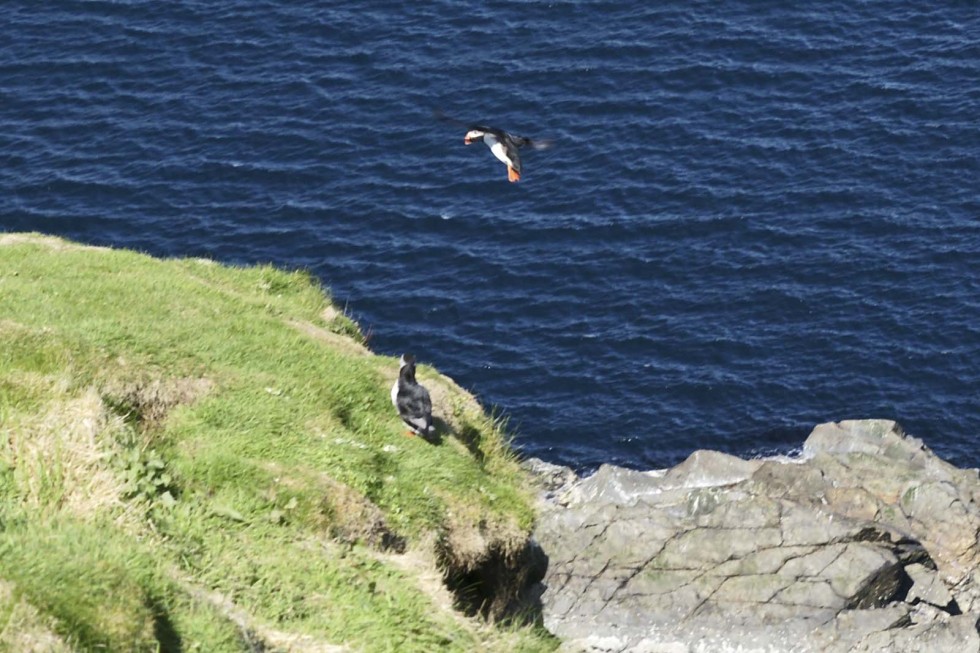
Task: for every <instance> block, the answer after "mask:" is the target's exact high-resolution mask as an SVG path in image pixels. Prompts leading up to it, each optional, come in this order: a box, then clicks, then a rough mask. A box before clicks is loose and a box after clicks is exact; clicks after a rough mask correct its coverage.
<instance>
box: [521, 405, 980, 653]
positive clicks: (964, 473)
mask: <svg viewBox="0 0 980 653" xmlns="http://www.w3.org/2000/svg"><path fill="white" fill-rule="evenodd" d="M528 467H529V468H530V469H532V471H533V472H534V473H535V476H536V478H537V479H538V480H539V483H540V485H541V488H542V493H541V516H540V520H539V523H538V526H537V528H536V531H535V538H536V540H537V542H538V543H539V544H540V546H541V549H542V550H543V551H544V554H545V555H546V556H547V570H546V571H545V573H544V578H543V580H542V582H541V583H540V584H539V585H538V586H537V588H536V590H537V598H538V600H539V601H540V606H541V612H542V616H543V620H544V624H545V626H546V627H547V628H548V629H549V630H550V631H551V632H552V633H554V634H555V635H556V636H558V637H559V638H561V640H562V641H563V646H562V649H563V650H566V651H595V652H599V651H602V652H609V653H612V652H617V653H618V652H621V651H642V652H645V653H696V652H709V651H710V652H715V653H717V652H722V651H740V652H744V653H748V652H760V653H761V652H780V653H782V652H793V653H797V652H798V653H808V652H811V651H812V652H816V651H820V652H829V653H837V652H840V653H844V652H853V651H868V652H871V651H929V652H930V653H942V652H945V651H948V652H950V653H954V652H955V653H965V652H969V653H975V652H980V634H978V621H980V542H978V538H980V508H978V501H980V480H978V471H977V470H976V469H959V468H956V467H954V466H952V465H950V464H948V463H946V462H945V461H943V460H941V459H940V458H938V457H936V456H935V455H934V454H933V453H932V452H931V451H929V449H928V448H926V447H925V446H924V445H923V443H922V442H921V441H920V440H918V439H916V438H913V437H910V436H908V435H906V434H905V433H904V432H903V431H902V429H901V427H899V426H898V425H897V424H895V423H894V422H890V421H884V420H863V421H845V422H840V423H828V424H822V425H819V426H817V427H816V428H815V429H814V430H813V432H812V433H811V434H810V436H809V437H808V439H807V440H806V443H805V445H804V447H803V453H802V454H801V455H800V456H798V457H795V458H785V457H784V458H778V459H765V460H742V459H740V458H736V457H733V456H729V455H726V454H722V453H718V452H712V451H698V452H695V453H693V454H692V455H691V456H690V457H689V458H688V459H687V460H686V461H684V462H683V463H681V464H679V465H677V466H676V467H674V468H671V469H669V470H662V471H652V472H638V471H632V470H628V469H622V468H617V467H613V466H603V467H602V468H600V469H599V470H598V471H597V472H596V473H595V474H593V475H591V476H589V477H587V478H582V479H579V478H577V477H576V476H575V475H574V473H572V472H571V470H568V469H566V468H560V467H555V466H552V465H548V464H547V463H543V462H541V461H529V463H528Z"/></svg>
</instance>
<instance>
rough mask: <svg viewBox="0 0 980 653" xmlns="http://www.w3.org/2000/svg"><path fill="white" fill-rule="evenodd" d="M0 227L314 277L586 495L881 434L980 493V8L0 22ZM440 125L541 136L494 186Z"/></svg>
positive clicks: (383, 9)
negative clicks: (871, 423)
mask: <svg viewBox="0 0 980 653" xmlns="http://www.w3.org/2000/svg"><path fill="white" fill-rule="evenodd" d="M3 13H4V20H3V21H2V22H0V126H2V129H0V229H2V230H38V231H43V232H48V233H54V234H59V235H64V236H67V237H70V238H74V239H78V240H82V241H85V242H90V243H97V244H104V245H112V246H116V247H127V248H137V249H140V250H144V251H147V252H149V253H152V254H155V255H161V256H210V257H214V258H216V259H219V260H221V261H225V262H230V263H255V262H268V261H271V262H274V263H276V264H278V265H281V266H285V267H291V268H295V267H306V268H309V269H311V270H312V271H314V272H315V273H316V274H317V275H319V276H320V277H321V278H322V279H323V281H324V283H325V284H327V285H329V286H330V287H331V288H332V290H333V293H334V296H335V297H336V298H337V299H338V300H340V301H341V302H342V303H346V304H347V306H348V309H349V310H350V311H351V312H352V313H353V314H354V316H355V317H356V318H358V319H359V320H360V322H361V324H362V326H363V327H364V328H365V329H366V330H369V331H370V333H371V337H372V340H371V345H372V347H373V348H374V349H375V350H377V351H379V352H381V353H387V354H398V353H401V352H402V351H404V350H412V351H414V352H415V353H416V354H417V356H418V357H419V358H420V360H422V361H423V362H427V363H430V364H433V365H435V366H437V367H438V368H439V369H441V370H442V371H444V372H446V373H447V374H449V375H451V376H453V377H454V378H456V379H457V380H458V381H459V382H460V383H462V384H463V385H464V386H466V387H468V388H470V389H472V390H473V391H475V392H476V393H477V394H478V395H479V396H480V398H481V399H482V400H483V402H484V403H485V404H488V405H496V406H499V407H500V408H501V409H502V410H503V411H504V413H505V414H507V415H508V416H509V417H510V423H511V426H512V427H513V428H514V429H515V430H516V431H517V434H518V435H517V444H518V445H519V446H520V447H521V448H522V449H524V450H525V451H526V452H528V453H529V454H534V455H538V456H541V457H544V458H546V459H548V460H552V461H555V462H562V463H568V464H572V465H574V466H576V467H578V468H590V467H593V466H595V465H597V464H598V463H600V462H604V461H611V462H617V463H621V464H626V465H629V466H632V467H660V466H664V465H668V464H673V463H676V462H678V461H679V460H681V459H682V458H684V457H685V456H686V455H687V454H688V453H690V452H691V451H692V450H694V449H697V448H715V449H721V450H724V451H730V452H733V453H737V454H740V455H755V454H762V453H771V452H777V451H778V452H782V451H789V450H791V449H793V448H795V447H798V446H799V445H800V444H801V443H802V440H803V438H804V437H805V435H806V433H807V432H808V431H809V429H810V428H811V427H812V425H813V424H815V423H817V422H820V421H826V420H837V419H844V418H855V417H857V418H863V417H884V418H891V419H897V420H898V421H900V422H901V423H902V424H903V425H904V426H905V427H906V429H907V430H909V431H910V432H912V433H914V434H916V435H918V436H920V437H922V438H924V439H925V441H926V443H927V444H928V445H929V446H930V447H932V448H933V449H934V450H936V451H937V452H938V453H940V454H941V455H943V456H945V457H947V458H948V459H950V460H952V461H953V462H955V463H957V464H959V465H970V466H977V465H980V447H978V440H977V436H978V434H980V405H978V395H980V183H978V181H977V180H978V179H980V120H978V116H980V75H978V72H977V71H980V11H978V9H977V6H976V3H969V2H953V3H941V4H939V5H936V6H935V7H933V6H932V5H931V4H930V3H913V2H907V1H903V2H889V3H886V2H844V1H842V0H828V1H827V2H822V3H817V4H813V3H785V2H747V1H742V2H725V3H717V2H663V3H650V2H641V1H639V0H636V1H632V2H626V1H608V2H588V1H580V2H569V1H565V2H562V1H556V2H533V1H522V2H519V1H516V0H498V1H496V2H489V3H477V2H457V1H453V2H450V1H448V0H446V1H443V2H431V3H392V2H379V1H366V2H354V3H339V2H298V1H294V0H291V1H289V2H286V1H285V0H283V1H279V2H258V1H254V0H251V1H247V2H246V1H245V0H206V1H205V0H200V1H184V2H180V3H169V2H168V3H159V2H150V1H131V2H125V1H116V2H110V1H88V2H82V1H74V2H66V1H61V2H55V1H52V2H43V3H41V2H28V1H17V0H14V1H10V0H8V1H7V2H5V3H4V5H3ZM433 109H438V110H442V111H445V112H446V113H448V114H451V115H454V116H458V117H459V118H460V119H462V120H466V121H474V122H475V121H483V122H487V123H490V124H494V125H498V126H500V127H503V128H506V129H509V130H512V131H515V132H517V133H522V134H526V135H529V136H537V137H541V138H549V139H553V140H554V141H555V146H554V147H553V148H551V149H548V150H544V151H533V152H530V153H528V154H527V155H526V156H525V161H524V163H525V171H524V177H523V180H522V181H521V183H519V184H509V183H507V180H506V172H505V170H504V167H503V166H502V165H501V164H500V163H498V162H497V161H496V160H495V159H493V157H492V156H491V155H490V153H489V152H488V151H487V149H486V148H485V147H484V146H482V145H477V146H472V147H469V148H467V147H465V146H464V145H463V142H462V132H461V130H460V129H458V128H456V127H454V126H452V125H450V124H447V123H443V122H439V121H436V120H434V119H433V114H432V111H433Z"/></svg>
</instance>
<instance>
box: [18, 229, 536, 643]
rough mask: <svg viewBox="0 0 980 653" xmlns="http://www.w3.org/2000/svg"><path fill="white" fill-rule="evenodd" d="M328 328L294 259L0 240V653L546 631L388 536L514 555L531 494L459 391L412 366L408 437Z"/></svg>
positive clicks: (343, 326)
mask: <svg viewBox="0 0 980 653" xmlns="http://www.w3.org/2000/svg"><path fill="white" fill-rule="evenodd" d="M338 334H348V335H350V334H353V335H354V336H355V338H356V337H357V336H358V334H357V329H356V325H353V324H352V323H351V322H350V321H349V320H347V319H346V318H345V317H343V316H342V315H337V314H336V311H333V310H332V308H331V306H330V302H329V299H328V298H327V297H326V296H325V295H324V293H323V291H322V289H321V288H319V287H318V286H317V284H316V283H315V282H314V281H313V280H312V279H311V278H310V277H309V275H307V274H305V273H302V272H284V271H281V270H277V269H273V268H271V267H254V268H244V269H239V268H235V269H233V268H228V267H224V266H220V265H217V264H214V263H212V262H210V261H202V260H158V259H154V258H151V257H148V256H144V255H141V254H137V253H133V252H127V251H117V250H106V249H97V248H89V247H81V246H76V245H73V244H71V243H68V242H65V241H61V240H58V239H53V238H47V237H41V236H37V235H10V234H8V235H5V236H2V235H0V650H2V649H4V648H7V649H9V650H18V649H25V648H30V647H36V648H39V649H43V650H103V647H104V648H108V649H109V650H146V651H155V650H164V651H195V650H201V651H240V650H252V649H254V648H259V647H260V645H261V646H265V647H270V648H272V649H274V650H275V649H278V650H297V651H300V650H309V651H314V650H315V651H327V650H372V651H373V650H378V651H387V650H398V651H411V650H428V651H431V650H460V651H462V650H466V651H469V650H551V649H553V648H554V642H553V641H552V640H551V639H550V638H548V637H547V636H546V635H544V634H542V633H541V631H539V630H536V629H526V628H525V629H518V630H513V631H505V630H502V629H498V628H491V627H489V626H485V625H481V624H479V623H477V622H476V621H474V620H471V619H466V618H463V617H461V616H460V615H459V614H457V613H455V612H453V611H452V610H450V609H448V607H447V606H446V605H445V603H446V601H445V600H440V591H439V590H438V589H433V588H432V587H428V588H427V586H426V583H424V582H423V581H422V579H421V577H422V576H424V575H425V574H424V573H417V571H418V570H416V569H415V568H414V567H412V566H411V565H405V564H396V563H397V562H398V561H399V560H404V559H405V558H404V557H401V558H399V556H398V554H397V553H392V552H391V551H386V550H385V548H386V547H387V546H390V545H391V544H392V543H395V545H396V546H397V545H398V543H400V542H407V545H408V549H409V550H410V551H414V552H416V553H418V552H420V551H421V552H422V556H421V558H422V559H423V560H431V559H432V555H431V550H432V548H433V547H432V543H433V542H434V541H436V542H440V543H442V544H443V545H445V546H450V545H451V546H452V547H453V549H454V550H453V555H454V556H456V557H457V558H459V559H462V560H464V561H465V559H466V556H467V555H472V556H474V559H475V558H476V557H478V556H479V555H480V554H481V552H484V553H485V551H486V549H487V548H488V547H496V548H497V549H498V550H499V551H502V552H503V553H504V554H510V553H513V552H514V551H516V548H517V547H519V546H520V545H521V544H522V543H523V538H524V537H525V535H526V533H527V532H528V530H529V529H530V526H531V522H532V519H533V513H532V508H531V504H530V499H529V493H528V492H527V490H526V489H525V487H524V478H523V476H522V474H521V472H520V470H519V468H518V467H517V465H516V464H515V462H514V460H513V457H512V456H511V455H510V454H509V451H508V449H507V446H506V443H505V441H504V438H503V436H502V434H501V432H500V430H499V428H497V425H496V424H494V422H493V421H492V420H491V419H489V418H488V417H487V416H486V415H485V414H484V413H483V412H482V411H481V410H480V409H479V407H478V406H477V405H475V402H473V401H472V398H470V397H469V396H468V395H466V394H465V393H464V392H462V391H461V390H460V389H459V388H457V387H456V386H455V385H454V384H452V383H451V382H450V381H448V380H447V379H445V377H441V376H439V375H438V374H436V373H435V372H434V371H432V370H429V369H422V370H420V377H421V378H422V380H423V381H424V382H425V383H426V384H427V385H429V387H430V389H431V390H432V392H433V398H434V402H435V404H436V410H437V415H438V416H440V417H442V418H443V419H445V421H446V422H447V425H446V429H447V431H448V432H447V435H446V437H444V439H443V441H442V442H441V443H440V444H438V445H431V444H428V443H426V442H424V441H422V440H420V439H418V438H407V437H405V435H404V429H403V428H402V427H401V425H400V422H399V420H398V419H397V417H396V416H395V415H394V414H393V410H392V408H391V405H390V400H389V398H388V390H389V387H390V384H391V382H392V381H393V379H394V377H395V374H396V370H397V361H396V360H394V359H391V358H385V357H379V356H374V355H372V354H370V352H368V351H367V350H366V349H364V348H363V347H361V346H360V345H359V344H357V343H356V342H355V340H354V339H351V338H349V337H347V335H338ZM447 543H449V544H447ZM423 566H424V565H423ZM430 572H431V570H430ZM430 585H431V583H430ZM443 598H444V597H443ZM45 642H46V644H45ZM256 642H258V643H259V644H256ZM45 646H47V647H48V648H45ZM334 646H339V647H341V648H340V649H335V648H333V647H334ZM59 647H60V648H59Z"/></svg>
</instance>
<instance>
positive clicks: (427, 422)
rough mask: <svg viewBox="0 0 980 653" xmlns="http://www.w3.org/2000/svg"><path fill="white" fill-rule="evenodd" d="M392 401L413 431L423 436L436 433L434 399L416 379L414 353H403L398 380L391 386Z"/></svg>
mask: <svg viewBox="0 0 980 653" xmlns="http://www.w3.org/2000/svg"><path fill="white" fill-rule="evenodd" d="M391 403H393V404H394V405H395V409H396V410H397V411H398V415H399V417H401V418H402V421H404V422H405V424H407V425H408V428H410V429H412V433H415V434H416V435H421V436H422V437H427V436H430V435H432V434H433V433H435V427H434V426H433V425H432V399H431V398H430V397H429V391H428V390H426V389H425V387H424V386H422V385H420V384H419V382H418V381H416V380H415V356H413V355H412V354H402V358H401V366H400V367H399V368H398V380H397V381H395V384H394V385H393V386H391Z"/></svg>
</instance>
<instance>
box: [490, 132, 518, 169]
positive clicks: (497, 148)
mask: <svg viewBox="0 0 980 653" xmlns="http://www.w3.org/2000/svg"><path fill="white" fill-rule="evenodd" d="M483 141H484V142H485V143H486V144H487V145H489V146H490V151H491V152H493V155H494V156H495V157H497V159H499V160H500V161H501V162H502V163H505V164H507V165H509V166H513V162H512V161H511V160H510V157H509V156H507V150H506V149H505V148H504V144H503V143H501V142H500V141H498V140H497V137H496V136H494V135H493V134H487V135H486V136H484V137H483Z"/></svg>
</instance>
